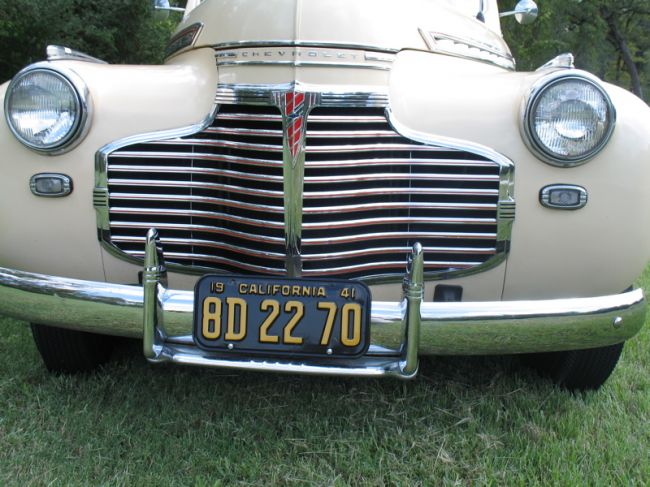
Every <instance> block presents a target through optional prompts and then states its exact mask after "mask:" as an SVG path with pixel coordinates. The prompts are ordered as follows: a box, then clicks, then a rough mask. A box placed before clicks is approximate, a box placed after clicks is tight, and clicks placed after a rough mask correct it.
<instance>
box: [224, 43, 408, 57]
mask: <svg viewBox="0 0 650 487" xmlns="http://www.w3.org/2000/svg"><path fill="white" fill-rule="evenodd" d="M250 47H262V48H269V47H313V48H324V49H359V50H362V51H373V52H385V53H392V54H397V53H398V52H399V51H400V50H399V49H395V48H390V47H384V46H376V45H375V46H373V45H368V44H354V43H348V44H342V43H340V42H312V41H296V40H295V39H287V40H260V41H252V40H246V41H235V42H221V43H219V44H214V45H213V46H212V48H213V49H214V50H215V51H220V50H223V49H238V48H242V49H243V48H250Z"/></svg>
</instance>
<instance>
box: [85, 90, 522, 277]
mask: <svg viewBox="0 0 650 487" xmlns="http://www.w3.org/2000/svg"><path fill="white" fill-rule="evenodd" d="M264 102H265V103H267V104H266V105H263V104H261V103H264ZM237 103H238V99H237V98H236V97H234V98H233V99H232V100H228V102H227V103H223V104H221V106H220V108H219V112H218V114H217V115H216V117H215V119H214V121H213V122H212V123H211V124H210V125H209V126H208V127H207V128H205V129H203V130H202V131H199V132H198V133H193V134H191V135H187V136H184V137H176V138H171V139H168V140H153V141H147V142H142V143H135V144H130V145H125V146H123V147H120V148H119V149H116V150H113V149H111V150H110V151H107V155H106V157H105V162H106V168H105V171H106V182H105V184H106V187H107V189H108V210H107V214H108V217H107V220H108V223H107V227H106V228H105V229H104V230H105V232H104V237H103V238H104V240H105V241H106V242H107V243H108V244H109V245H110V247H111V248H113V249H114V250H117V251H118V252H119V253H120V254H122V255H124V254H126V255H128V256H130V257H132V258H142V257H143V251H142V249H143V244H144V235H145V233H146V231H147V229H149V228H152V227H155V228H157V229H158V230H159V232H160V235H161V241H162V244H163V247H164V249H165V257H166V259H167V261H168V263H170V264H172V266H173V265H176V266H182V268H181V270H186V271H192V270H194V271H199V272H203V271H204V270H206V269H214V270H221V271H227V272H236V273H244V274H255V273H259V274H272V275H283V274H285V272H286V271H285V224H284V191H283V122H282V116H281V114H280V112H279V110H278V108H276V107H275V106H272V105H269V104H268V103H269V98H266V99H263V98H260V99H259V100H258V99H255V100H254V101H253V100H251V101H250V102H248V101H247V102H246V103H244V104H242V103H241V102H240V101H239V104H237ZM247 103H254V104H247ZM186 133H187V132H186ZM502 170H503V167H502V165H501V164H499V163H498V162H497V161H495V160H492V159H491V158H488V157H485V156H483V155H479V154H478V153H477V151H471V150H461V149H456V148H451V147H447V146H436V145H430V144H426V145H425V144H423V143H420V142H417V141H414V140H411V139H409V138H406V137H404V136H402V135H400V134H398V133H397V132H396V131H395V130H394V129H393V128H392V127H391V125H390V124H389V122H388V121H387V118H386V115H385V110H384V108H381V107H376V108H375V107H354V106H347V105H346V106H333V103H332V102H331V101H330V102H328V103H325V102H324V100H323V103H321V106H318V107H316V108H314V109H313V110H312V111H311V112H310V114H309V116H308V118H307V132H306V157H305V171H304V174H305V178H304V193H303V201H302V207H303V224H302V242H301V256H302V267H303V275H304V276H306V277H313V276H332V277H346V278H358V279H368V278H380V277H382V278H384V277H392V276H401V275H402V274H403V272H404V265H405V261H406V256H407V254H408V251H409V249H410V247H411V246H412V244H413V243H415V242H420V243H421V244H422V245H423V246H424V250H425V256H426V263H425V270H426V271H427V273H428V274H429V275H430V276H431V275H450V274H454V273H459V272H466V271H468V270H477V269H480V268H483V267H485V266H486V265H487V264H489V263H490V262H492V261H494V260H495V259H494V258H495V257H496V256H497V255H499V254H503V251H504V249H503V248H502V246H503V239H502V238H500V236H499V234H500V230H499V228H500V221H499V218H498V215H506V214H507V216H508V218H507V219H508V220H510V219H511V218H512V215H511V214H510V213H508V212H510V211H512V207H511V206H510V205H509V204H506V203H505V202H504V200H503V199H502V197H503V180H504V179H503V175H502V174H501V171H502ZM100 186H101V185H100ZM96 198H98V200H99V197H98V196H97V195H96Z"/></svg>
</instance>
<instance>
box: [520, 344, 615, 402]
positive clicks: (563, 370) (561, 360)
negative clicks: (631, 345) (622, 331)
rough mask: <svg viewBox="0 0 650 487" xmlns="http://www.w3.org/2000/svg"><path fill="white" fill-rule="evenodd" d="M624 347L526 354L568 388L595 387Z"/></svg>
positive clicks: (610, 369) (612, 366)
mask: <svg viewBox="0 0 650 487" xmlns="http://www.w3.org/2000/svg"><path fill="white" fill-rule="evenodd" d="M622 351H623V343H617V344H616V345H609V346H607V347H600V348H592V349H588V350H570V351H566V352H549V353H535V354H531V355H527V356H526V357H525V361H526V362H527V363H528V365H530V366H532V367H533V368H534V369H536V370H537V371H539V372H540V373H541V374H542V375H544V376H546V377H549V378H550V379H551V380H553V382H555V383H556V384H558V385H559V386H561V387H564V388H566V389H569V390H571V391H587V390H595V389H598V388H599V387H600V386H602V385H603V384H604V383H605V381H606V380H607V379H608V378H609V376H610V375H611V373H612V372H613V370H614V368H615V367H616V364H617V363H618V359H619V357H620V356H621V352H622Z"/></svg>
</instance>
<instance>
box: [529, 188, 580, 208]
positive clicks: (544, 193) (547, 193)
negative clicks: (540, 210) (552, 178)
mask: <svg viewBox="0 0 650 487" xmlns="http://www.w3.org/2000/svg"><path fill="white" fill-rule="evenodd" d="M563 189H568V190H570V191H575V192H577V193H578V195H579V196H578V203H576V204H575V205H572V206H563V205H557V204H555V203H552V202H551V193H552V192H553V191H555V190H563ZM587 200H588V195H587V190H586V189H585V188H583V187H582V186H576V185H574V184H551V185H549V186H545V187H543V188H542V189H541V190H540V191H539V202H540V203H541V204H542V206H545V207H546V208H552V209H554V210H579V209H580V208H584V207H585V206H586V204H587Z"/></svg>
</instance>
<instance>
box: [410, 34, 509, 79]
mask: <svg viewBox="0 0 650 487" xmlns="http://www.w3.org/2000/svg"><path fill="white" fill-rule="evenodd" d="M418 31H419V32H420V35H421V36H422V39H424V42H425V44H426V45H427V47H428V48H429V50H430V51H431V52H435V53H438V54H445V55H447V56H453V57H457V58H461V59H469V60H472V61H479V62H482V63H486V64H491V65H493V66H498V67H499V68H503V69H508V70H510V71H514V70H515V68H516V62H515V58H514V57H513V56H512V54H511V53H510V52H509V51H508V50H507V49H508V47H507V45H506V44H505V43H504V44H503V46H504V48H505V49H506V52H502V51H499V50H498V49H495V48H494V47H493V46H490V45H488V44H484V43H482V42H478V41H475V40H472V39H465V38H461V37H456V36H452V35H449V34H443V33H441V32H431V31H427V30H424V29H418ZM449 42H451V43H453V44H454V45H460V46H464V47H465V48H466V49H465V50H466V51H467V52H466V53H462V52H460V51H458V50H454V49H451V48H447V47H445V44H444V43H449ZM441 43H442V45H441ZM472 50H474V51H477V52H482V53H484V56H487V57H481V56H480V55H477V54H474V55H473V54H472V53H471V51H472ZM489 56H492V57H494V58H496V59H490V58H489ZM497 59H498V61H497Z"/></svg>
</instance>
